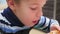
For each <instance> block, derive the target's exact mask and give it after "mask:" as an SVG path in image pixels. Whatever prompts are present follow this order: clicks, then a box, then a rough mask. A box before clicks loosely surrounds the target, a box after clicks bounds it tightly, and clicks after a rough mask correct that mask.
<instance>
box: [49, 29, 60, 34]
mask: <svg viewBox="0 0 60 34" xmlns="http://www.w3.org/2000/svg"><path fill="white" fill-rule="evenodd" d="M50 34H60V31H58V30H54V31H51V32H50Z"/></svg>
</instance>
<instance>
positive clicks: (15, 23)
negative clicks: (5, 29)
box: [2, 7, 24, 27]
mask: <svg viewBox="0 0 60 34" xmlns="http://www.w3.org/2000/svg"><path fill="white" fill-rule="evenodd" d="M2 15H3V16H5V17H6V19H7V20H8V21H9V22H10V23H11V26H19V27H22V26H24V25H23V24H22V22H21V21H20V20H19V19H18V18H17V16H16V15H15V14H14V13H13V11H12V10H11V9H10V8H9V7H8V8H6V9H4V11H3V13H2Z"/></svg>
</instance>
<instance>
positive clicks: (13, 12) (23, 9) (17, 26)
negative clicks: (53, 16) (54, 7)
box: [0, 0, 59, 34]
mask: <svg viewBox="0 0 60 34" xmlns="http://www.w3.org/2000/svg"><path fill="white" fill-rule="evenodd" d="M6 1H7V4H8V7H7V8H6V9H4V10H3V11H2V12H0V29H1V30H2V31H3V32H4V34H19V33H20V34H28V33H29V31H30V29H32V28H36V29H41V30H44V31H49V30H50V27H53V28H51V30H53V29H58V28H59V25H57V24H58V22H57V21H56V22H53V21H54V20H53V21H52V22H51V20H49V19H48V18H46V17H44V16H42V15H43V13H42V7H43V6H44V4H45V3H46V1H47V0H6ZM42 19H43V20H42ZM41 20H42V22H41ZM44 20H45V22H43V21H44ZM47 20H49V21H47ZM50 22H51V23H50ZM45 23H46V24H48V25H47V26H48V27H47V26H45ZM42 24H43V25H42ZM53 25H54V26H53ZM39 26H40V27H39ZM58 30H59V29H58Z"/></svg>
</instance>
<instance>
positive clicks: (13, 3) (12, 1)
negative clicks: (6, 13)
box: [7, 0, 15, 9]
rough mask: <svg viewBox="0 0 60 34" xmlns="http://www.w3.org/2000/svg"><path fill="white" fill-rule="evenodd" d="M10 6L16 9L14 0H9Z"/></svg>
mask: <svg viewBox="0 0 60 34" xmlns="http://www.w3.org/2000/svg"><path fill="white" fill-rule="evenodd" d="M7 4H8V7H10V8H11V9H15V2H14V0H7Z"/></svg>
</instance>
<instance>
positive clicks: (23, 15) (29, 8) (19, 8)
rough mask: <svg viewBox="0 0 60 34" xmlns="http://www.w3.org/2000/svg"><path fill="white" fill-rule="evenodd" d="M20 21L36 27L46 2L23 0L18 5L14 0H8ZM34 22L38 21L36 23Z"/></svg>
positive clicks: (42, 0) (44, 0)
mask: <svg viewBox="0 0 60 34" xmlns="http://www.w3.org/2000/svg"><path fill="white" fill-rule="evenodd" d="M7 2H8V6H9V7H10V8H11V9H12V11H13V12H14V14H15V15H16V16H17V17H18V19H19V20H20V21H21V22H22V23H23V24H24V25H25V26H29V27H32V26H34V25H35V24H36V23H37V22H38V20H39V19H40V17H41V16H42V14H43V13H42V7H43V6H44V4H45V3H46V0H21V1H20V2H19V3H18V4H17V3H15V2H14V1H13V0H7ZM33 21H36V22H35V23H34V22H33Z"/></svg>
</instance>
